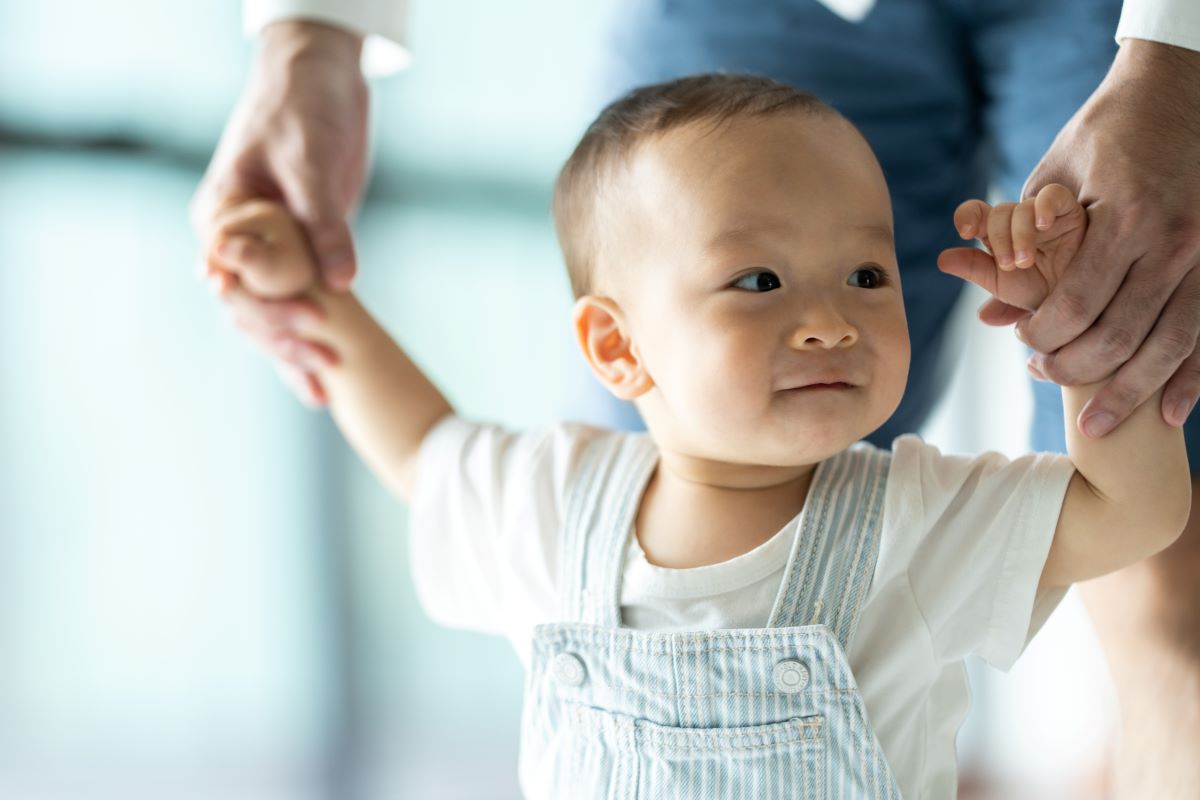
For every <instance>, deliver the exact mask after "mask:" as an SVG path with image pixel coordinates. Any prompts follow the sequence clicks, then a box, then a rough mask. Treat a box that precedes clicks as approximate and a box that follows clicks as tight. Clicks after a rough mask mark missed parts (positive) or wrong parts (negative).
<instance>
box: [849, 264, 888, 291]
mask: <svg viewBox="0 0 1200 800" xmlns="http://www.w3.org/2000/svg"><path fill="white" fill-rule="evenodd" d="M855 275H866V276H867V278H866V281H867V282H866V284H859V285H860V286H862V287H863V288H864V289H878V288H879V287H880V286H887V285H888V284H889V283H891V281H890V279H889V278H888V274H887V272H886V271H885V270H883V269H881V268H879V267H862V268H861V269H856V270H854V272H853V273H852V274H851V275H850V280H849V281H847V283H853V282H854V276H855Z"/></svg>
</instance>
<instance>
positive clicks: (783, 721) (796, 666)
mask: <svg viewBox="0 0 1200 800" xmlns="http://www.w3.org/2000/svg"><path fill="white" fill-rule="evenodd" d="M889 459H890V453H888V452H886V451H883V450H879V449H877V448H874V447H871V446H870V445H867V444H859V445H855V446H854V447H852V448H850V449H849V450H846V451H844V452H842V453H840V454H838V455H836V456H834V457H832V458H830V459H828V460H826V461H824V462H822V463H821V464H820V465H819V466H818V467H817V470H816V473H815V474H814V476H813V481H812V486H811V488H810V490H809V495H808V499H807V501H806V505H807V509H806V511H805V513H804V515H803V520H804V527H803V529H802V530H801V531H799V533H798V535H797V536H796V537H795V541H794V544H793V546H792V551H791V554H790V556H789V559H788V564H787V568H786V570H785V571H784V579H783V582H782V584H781V586H780V591H779V595H778V597H777V598H776V601H775V606H774V608H773V610H772V612H771V616H770V621H769V623H768V627H766V628H761V629H747V630H715V631H696V632H686V633H655V632H646V631H635V630H630V629H627V628H621V627H620V605H619V603H620V581H621V574H620V568H621V564H622V555H623V551H624V548H625V545H626V538H627V536H628V532H629V530H630V526H631V525H632V523H633V520H634V515H635V514H636V512H637V504H638V501H639V500H640V494H641V490H642V489H643V488H644V487H645V485H646V482H647V481H648V480H649V477H650V474H651V472H652V471H653V469H654V466H655V464H656V463H657V452H656V450H655V447H654V444H653V442H652V441H651V440H650V438H649V436H648V435H647V434H646V433H637V434H629V433H616V432H615V433H613V434H612V435H609V436H604V437H600V438H598V439H596V440H595V441H594V442H592V443H590V444H589V445H588V451H587V452H586V453H585V454H584V455H583V457H582V458H581V459H580V462H579V465H578V468H577V470H578V471H577V473H576V474H575V475H573V476H572V480H571V484H570V485H571V487H572V488H571V491H570V496H569V497H568V499H567V505H566V516H565V524H564V530H563V534H562V535H563V541H562V548H563V549H562V556H561V558H562V560H561V565H560V566H561V570H562V571H561V576H560V577H561V583H560V586H562V587H563V594H562V604H563V605H562V618H563V620H565V621H564V622H562V623H554V624H550V625H541V626H538V628H537V629H536V630H535V631H534V637H533V650H532V659H531V665H530V670H529V673H528V675H527V679H526V690H525V694H526V696H525V709H524V716H523V720H522V731H521V762H520V772H521V785H522V789H523V791H524V792H525V794H526V796H527V797H529V798H532V799H535V800H542V798H546V799H547V800H548V799H549V798H555V799H556V800H557V799H558V798H608V799H610V800H616V799H617V798H621V799H622V800H623V799H625V798H639V800H671V799H674V798H747V799H749V798H754V799H755V800H763V799H764V798H801V799H802V800H816V799H818V798H819V799H821V800H825V799H826V798H837V800H842V798H864V799H867V800H885V799H886V800H892V799H898V798H899V797H900V792H899V790H898V789H897V787H896V783H895V780H894V779H893V777H892V774H891V771H890V770H889V768H888V765H887V762H886V761H885V759H884V756H883V752H882V751H881V750H880V747H879V743H878V741H877V740H876V737H875V734H874V732H873V731H872V729H871V726H870V723H869V722H868V721H867V716H866V710H865V707H864V706H863V701H862V697H861V696H860V695H859V692H858V687H857V684H856V683H855V680H854V675H853V674H852V673H851V672H850V667H849V664H848V662H847V660H846V656H845V652H846V649H847V646H848V644H849V642H850V641H851V639H852V637H853V636H854V631H855V627H856V624H857V622H858V614H859V608H860V606H861V603H862V601H863V598H864V597H865V595H866V592H867V589H868V588H869V587H870V581H871V576H872V574H873V572H874V568H875V560H876V558H877V556H878V551H879V531H880V527H881V522H882V511H883V495H884V488H885V485H886V480H887V468H888V463H889Z"/></svg>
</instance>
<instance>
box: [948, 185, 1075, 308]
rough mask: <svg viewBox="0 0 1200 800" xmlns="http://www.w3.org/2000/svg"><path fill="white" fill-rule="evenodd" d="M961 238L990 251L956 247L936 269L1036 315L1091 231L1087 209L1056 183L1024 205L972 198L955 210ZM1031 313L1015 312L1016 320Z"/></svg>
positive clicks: (1023, 203)
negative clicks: (991, 203) (1085, 236)
mask: <svg viewBox="0 0 1200 800" xmlns="http://www.w3.org/2000/svg"><path fill="white" fill-rule="evenodd" d="M954 227H955V228H956V229H957V230H958V235H959V236H961V237H962V238H963V239H968V240H970V239H979V241H981V242H982V243H983V246H984V247H986V248H987V250H986V251H985V250H979V249H977V248H974V247H955V248H951V249H949V250H944V251H943V252H942V254H941V255H940V256H938V269H940V270H941V271H942V272H945V273H948V274H950V275H955V276H957V277H959V278H962V279H964V280H968V281H971V283H974V284H976V285H978V286H980V287H982V288H983V289H984V290H986V291H987V292H988V293H989V294H990V295H992V297H993V298H995V299H997V300H1000V301H1001V302H1003V303H1006V304H1007V305H1009V306H1012V307H1013V308H1015V309H1022V310H1023V311H1028V312H1033V311H1036V310H1037V308H1038V307H1039V306H1040V305H1041V304H1042V302H1043V301H1044V300H1045V299H1046V298H1047V297H1048V296H1049V295H1050V293H1051V292H1052V291H1053V290H1054V287H1055V286H1056V285H1058V282H1059V280H1060V279H1061V278H1062V276H1063V274H1064V273H1065V272H1066V269H1067V265H1068V264H1070V263H1071V259H1072V258H1073V257H1074V255H1075V253H1076V251H1077V250H1079V245H1080V243H1081V242H1082V241H1083V237H1084V234H1085V233H1086V232H1087V211H1085V210H1084V208H1083V206H1081V205H1080V204H1079V201H1078V200H1076V199H1075V195H1073V194H1072V193H1071V191H1070V190H1069V189H1067V187H1065V186H1062V185H1060V184H1057V183H1052V184H1050V185H1048V186H1046V187H1044V188H1043V189H1042V190H1041V191H1040V192H1038V193H1037V195H1036V196H1035V197H1031V198H1028V199H1026V200H1022V201H1021V202H1020V203H1001V204H1000V205H998V206H996V207H994V208H993V207H992V206H989V205H988V204H987V203H985V202H983V201H982V200H968V201H966V202H965V203H963V204H962V205H960V206H959V207H958V209H957V210H955V212H954ZM1024 316H1027V314H1024V313H1021V312H1017V313H1014V314H1013V319H1012V320H1009V321H1010V322H1011V321H1016V319H1020V318H1022V317H1024Z"/></svg>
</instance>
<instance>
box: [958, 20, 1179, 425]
mask: <svg viewBox="0 0 1200 800" xmlns="http://www.w3.org/2000/svg"><path fill="white" fill-rule="evenodd" d="M1147 9H1148V10H1147ZM1120 31H1121V33H1122V35H1127V36H1129V37H1132V36H1133V35H1134V34H1135V33H1136V34H1137V35H1145V36H1158V35H1162V36H1164V37H1168V38H1170V40H1172V41H1175V42H1179V43H1181V44H1186V45H1187V47H1181V46H1177V45H1176V44H1168V43H1163V42H1156V41H1150V40H1147V39H1139V38H1124V39H1123V40H1122V41H1121V47H1120V50H1119V51H1118V54H1117V57H1116V59H1115V60H1114V62H1113V65H1112V68H1111V69H1110V70H1109V73H1108V75H1107V76H1106V77H1105V79H1104V80H1103V82H1102V83H1101V84H1100V86H1099V87H1098V88H1097V89H1096V91H1095V92H1094V93H1093V94H1092V96H1091V97H1090V98H1089V99H1088V101H1087V102H1086V103H1085V104H1084V105H1083V107H1082V108H1080V109H1079V111H1078V112H1076V114H1075V115H1074V117H1072V118H1071V120H1070V121H1069V122H1068V123H1067V125H1066V126H1064V128H1063V129H1062V131H1061V132H1060V133H1059V135H1058V137H1057V138H1056V139H1055V140H1054V143H1053V144H1052V145H1051V147H1050V149H1049V151H1048V152H1047V153H1046V155H1045V156H1044V157H1043V158H1042V161H1041V162H1040V163H1039V164H1038V166H1037V168H1036V169H1035V170H1034V171H1033V173H1032V174H1031V176H1030V178H1029V180H1028V181H1027V182H1026V185H1025V190H1024V192H1023V194H1024V196H1025V197H1031V196H1033V195H1035V194H1036V193H1037V191H1038V190H1039V189H1040V188H1042V187H1043V186H1045V185H1047V184H1049V183H1061V184H1064V185H1066V186H1067V187H1068V188H1070V189H1071V190H1072V191H1073V192H1074V193H1075V194H1076V196H1077V197H1079V198H1080V200H1081V201H1082V202H1083V203H1084V205H1086V206H1087V207H1088V213H1089V215H1090V217H1091V221H1092V224H1091V225H1090V226H1089V228H1088V233H1087V237H1086V239H1085V240H1084V242H1083V245H1082V246H1081V248H1080V249H1079V251H1078V253H1077V254H1076V256H1075V258H1074V259H1073V261H1072V262H1071V265H1070V269H1069V270H1068V271H1067V273H1066V275H1065V276H1064V279H1063V280H1062V281H1061V282H1060V283H1059V284H1058V285H1057V286H1056V287H1055V289H1054V291H1053V292H1052V293H1051V295H1050V297H1049V298H1048V299H1047V301H1046V302H1045V303H1044V304H1043V305H1042V306H1041V307H1040V308H1039V309H1038V310H1037V311H1036V312H1035V313H1034V314H1033V315H1032V316H1027V315H1026V314H1025V312H1024V311H1022V310H1020V309H1016V308H1013V307H1011V306H1007V305H1005V304H1003V303H1001V302H1000V301H998V300H991V301H989V302H988V303H987V304H985V306H984V307H983V308H982V309H981V313H980V316H981V319H983V320H984V321H985V322H989V323H991V324H1007V323H1011V322H1012V321H1014V319H1019V320H1020V321H1019V322H1018V323H1017V335H1018V336H1019V337H1021V339H1022V340H1023V341H1025V342H1026V343H1027V344H1029V345H1030V347H1032V348H1033V349H1034V350H1035V351H1038V354H1037V355H1035V356H1034V358H1033V359H1032V364H1033V366H1034V367H1035V368H1036V369H1038V370H1039V371H1041V372H1042V373H1043V374H1044V375H1045V376H1046V377H1047V378H1049V379H1050V380H1053V381H1054V382H1056V383H1059V384H1062V385H1083V384H1093V383H1096V382H1098V381H1099V380H1101V379H1102V378H1105V377H1106V376H1108V375H1111V374H1113V373H1115V376H1114V377H1113V379H1112V380H1111V381H1110V382H1109V383H1107V385H1105V386H1104V387H1103V388H1101V389H1100V390H1099V391H1097V392H1096V393H1095V396H1094V397H1092V398H1091V399H1090V400H1089V401H1088V402H1087V403H1086V407H1085V408H1084V409H1083V413H1082V414H1081V415H1080V417H1079V421H1078V425H1079V429H1080V430H1081V431H1082V432H1083V433H1085V434H1086V435H1089V436H1102V435H1104V434H1105V433H1107V432H1108V431H1109V430H1112V428H1113V427H1115V426H1116V425H1117V424H1118V423H1120V422H1121V421H1122V420H1124V419H1125V418H1126V417H1128V416H1129V414H1130V413H1131V412H1132V411H1133V409H1134V408H1136V407H1137V406H1139V405H1140V404H1141V403H1142V402H1144V401H1145V400H1147V399H1148V398H1150V397H1151V396H1152V395H1155V394H1156V393H1157V392H1158V390H1159V389H1162V390H1163V391H1162V393H1161V400H1160V401H1159V402H1160V406H1159V408H1160V413H1161V415H1162V417H1163V419H1164V421H1166V422H1167V423H1168V424H1171V425H1182V424H1183V421H1184V420H1185V419H1186V418H1187V415H1188V413H1189V411H1190V409H1191V407H1192V406H1193V405H1194V403H1195V401H1196V398H1197V397H1198V396H1200V352H1198V351H1197V349H1196V344H1197V338H1198V337H1200V52H1197V50H1193V49H1188V48H1190V47H1194V48H1198V49H1200V3H1196V2H1195V0H1183V1H1182V2H1179V1H1175V2H1161V1H1160V2H1157V3H1150V2H1144V1H1143V2H1134V1H1133V0H1130V2H1127V3H1126V8H1125V12H1124V14H1123V16H1122V22H1121V28H1120ZM1022 317H1025V318H1023V319H1022Z"/></svg>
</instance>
